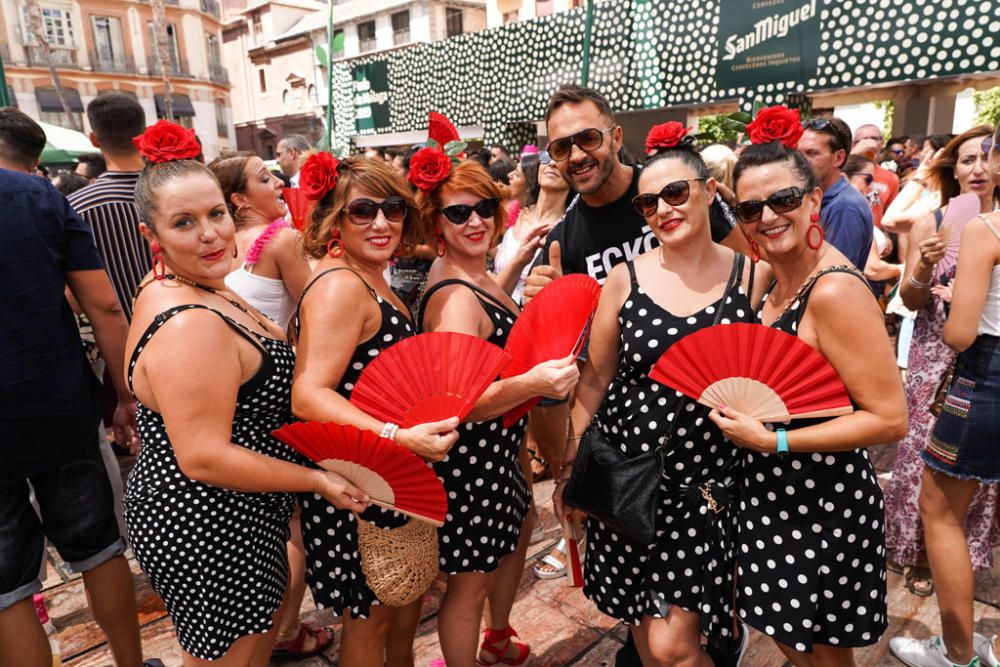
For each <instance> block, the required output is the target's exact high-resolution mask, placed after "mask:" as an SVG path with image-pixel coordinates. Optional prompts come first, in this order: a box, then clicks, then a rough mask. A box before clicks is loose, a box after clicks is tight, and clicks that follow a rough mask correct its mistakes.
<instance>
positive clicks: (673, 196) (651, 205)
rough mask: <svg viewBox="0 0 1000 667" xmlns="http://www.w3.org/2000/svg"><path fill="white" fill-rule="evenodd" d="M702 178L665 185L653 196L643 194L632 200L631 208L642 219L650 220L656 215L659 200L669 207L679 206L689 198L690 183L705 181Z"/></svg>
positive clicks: (651, 194) (646, 193)
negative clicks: (632, 207) (633, 208)
mask: <svg viewBox="0 0 1000 667" xmlns="http://www.w3.org/2000/svg"><path fill="white" fill-rule="evenodd" d="M705 180H707V179H704V178H685V179H684V180H681V181H674V182H673V183H667V184H666V185H664V186H663V189H662V190H660V191H659V192H657V193H655V194H653V193H650V192H644V193H642V194H639V195H636V196H635V197H633V198H632V206H634V207H635V210H636V211H637V212H638V213H639V215H641V216H643V217H644V218H651V217H653V216H654V215H656V210H657V208H659V206H660V200H661V199H662V200H663V201H665V202H667V203H668V204H670V205H671V206H680V205H682V204H683V203H684V202H686V201H687V200H688V197H690V196H691V181H705Z"/></svg>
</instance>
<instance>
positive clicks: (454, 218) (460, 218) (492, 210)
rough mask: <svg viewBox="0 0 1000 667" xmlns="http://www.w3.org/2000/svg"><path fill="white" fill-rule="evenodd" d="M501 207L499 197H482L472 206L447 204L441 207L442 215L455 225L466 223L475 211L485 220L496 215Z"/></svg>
mask: <svg viewBox="0 0 1000 667" xmlns="http://www.w3.org/2000/svg"><path fill="white" fill-rule="evenodd" d="M498 208H500V200H499V199H480V200H479V201H477V202H476V203H475V204H473V205H472V206H469V205H468V204H455V205H453V206H445V207H444V208H443V209H441V215H443V216H444V217H446V218H448V222H450V223H451V224H453V225H464V224H465V223H466V222H468V221H469V218H470V217H472V212H473V211H475V212H476V215H478V216H479V217H480V218H482V219H483V220H485V219H486V218H492V217H493V216H494V215H496V212H497V209H498Z"/></svg>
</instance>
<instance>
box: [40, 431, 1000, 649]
mask: <svg viewBox="0 0 1000 667" xmlns="http://www.w3.org/2000/svg"><path fill="white" fill-rule="evenodd" d="M872 454H873V459H874V460H875V463H876V467H877V468H878V469H879V471H880V478H882V479H883V481H884V480H885V478H886V477H887V475H888V473H887V472H886V471H887V470H888V469H890V468H891V465H892V459H893V456H894V452H893V451H891V450H889V448H887V447H882V448H875V449H873V450H872ZM551 491H552V482H545V483H543V484H540V485H538V487H537V497H538V499H539V500H540V501H542V502H540V507H539V509H540V511H541V513H542V519H543V523H544V525H545V527H546V531H545V539H544V540H543V541H542V542H539V543H538V544H536V545H533V547H532V549H531V551H530V552H529V554H528V567H527V568H526V569H525V572H524V574H523V576H522V577H521V582H520V586H519V591H518V597H517V602H516V604H515V606H514V614H513V619H514V621H513V625H514V627H515V628H516V629H517V630H518V632H519V633H520V634H521V638H522V639H523V640H524V641H526V642H528V643H529V644H530V645H531V646H532V653H533V658H532V660H531V661H529V664H530V665H532V666H533V667H559V666H562V665H574V666H579V667H601V666H604V665H613V664H614V654H615V652H616V651H617V650H618V648H619V647H620V646H621V645H622V641H623V640H624V638H625V634H626V632H627V630H626V629H625V627H624V626H623V625H621V624H619V623H617V622H616V621H614V620H612V619H609V618H607V617H606V616H604V615H602V614H601V613H599V612H598V611H597V610H596V609H595V608H594V606H593V605H592V604H590V602H589V601H587V600H586V599H585V598H584V597H583V594H582V593H581V592H580V590H579V589H571V588H568V587H567V586H566V583H565V579H557V580H548V581H541V580H538V579H536V578H535V577H534V575H533V574H532V573H531V571H530V566H531V564H532V563H533V562H535V561H536V560H538V559H539V558H541V557H542V556H543V555H544V554H545V553H546V551H547V549H548V548H549V547H550V546H551V545H552V544H553V543H554V542H555V541H556V540H557V539H558V537H559V528H558V524H557V523H556V521H555V518H554V516H553V514H552V511H551V500H550V496H551ZM130 562H131V564H132V570H133V572H134V573H135V577H134V580H135V586H136V594H137V598H138V601H139V622H140V624H141V627H142V639H143V647H144V650H145V653H146V655H147V656H149V657H159V658H160V659H161V660H163V662H164V663H165V664H166V665H167V666H168V667H174V666H177V665H180V664H181V660H180V652H179V648H178V646H177V641H176V639H175V636H174V631H173V626H172V625H171V623H170V619H169V618H168V617H167V616H166V613H165V611H164V609H163V605H162V603H161V602H160V600H159V599H158V598H157V597H156V595H155V594H154V593H153V591H152V590H151V589H150V587H149V584H148V582H147V581H146V579H145V577H144V576H143V575H142V573H141V572H140V570H139V568H138V566H137V565H136V564H135V561H134V559H133V560H131V561H130ZM997 563H998V564H997V566H995V567H994V568H993V570H991V571H987V572H983V573H980V575H979V578H978V582H977V587H976V591H977V602H976V618H977V619H978V621H977V625H976V629H977V631H979V632H982V633H984V634H987V635H991V634H994V633H996V632H998V631H1000V559H997ZM442 588H443V586H442V584H441V582H438V583H437V584H436V585H435V586H434V587H433V588H432V590H431V592H430V593H429V594H428V595H427V598H426V601H425V605H424V617H423V620H422V622H421V624H420V627H419V629H418V632H417V640H416V665H417V667H427V666H428V665H429V663H430V662H431V661H432V660H433V659H435V658H438V657H440V655H441V653H440V649H439V647H438V643H437V625H436V618H437V608H438V604H439V601H440V595H441V590H442ZM44 595H45V600H46V603H47V604H48V606H49V613H50V615H51V616H52V619H53V622H54V623H55V625H56V627H57V628H58V629H59V635H58V638H59V641H60V645H61V650H62V655H63V660H64V662H66V663H68V664H69V665H73V666H74V667H98V666H100V667H104V666H106V665H111V664H112V662H111V658H110V652H109V651H108V648H107V646H106V644H105V643H104V637H103V635H102V633H101V631H100V629H98V627H97V626H96V624H95V623H94V621H93V618H92V617H91V615H90V612H89V610H88V609H87V605H86V596H85V594H84V591H83V583H82V581H81V580H80V578H79V576H76V575H68V574H67V573H66V571H65V569H64V567H63V566H62V564H61V562H60V561H59V559H58V556H57V555H56V554H55V553H54V552H52V551H50V555H49V568H48V577H47V580H46V582H45V591H44ZM307 610H308V611H307ZM303 611H304V618H305V619H306V620H307V621H308V622H311V623H314V624H319V625H330V626H332V627H334V628H338V627H339V623H338V622H337V621H336V620H335V619H334V618H333V616H332V614H330V613H329V612H327V611H324V610H317V609H315V608H314V607H313V605H312V602H311V600H310V599H309V598H308V596H307V599H306V602H305V604H304V605H303ZM889 620H890V626H889V630H888V631H887V632H886V635H885V637H883V639H882V641H880V642H879V643H878V644H876V645H875V646H871V647H868V648H866V649H862V650H859V651H858V652H857V658H858V660H857V662H858V665H859V667H876V666H882V665H885V666H886V667H888V666H892V665H895V666H899V665H901V664H902V663H900V662H898V661H897V660H896V659H895V658H894V657H892V655H891V654H890V653H889V652H888V640H889V638H891V637H894V636H897V635H899V634H911V635H914V636H918V637H924V636H927V635H929V634H931V633H935V632H939V631H940V625H939V621H938V617H937V605H936V603H935V601H934V598H919V597H916V596H914V595H911V594H910V593H909V592H907V590H906V589H905V588H904V586H903V582H902V577H901V576H900V575H897V574H892V573H890V575H889ZM334 644H335V645H336V642H334ZM283 664H284V665H286V666H289V667H291V666H293V665H302V666H303V667H328V666H331V665H337V652H336V648H335V647H333V648H331V649H330V650H329V651H328V652H327V654H326V655H322V656H316V657H313V658H310V659H307V660H302V661H289V662H285V663H283ZM744 664H745V665H746V666H747V667H783V666H784V665H786V664H787V663H786V661H785V660H784V658H783V656H782V655H781V654H780V653H779V651H778V650H777V649H776V648H775V647H774V644H773V643H772V642H771V641H770V640H768V639H766V638H764V637H762V636H760V635H759V634H754V636H753V637H752V640H751V646H750V651H749V653H748V656H747V659H746V660H745V662H744ZM344 667H350V666H349V665H345V666H344Z"/></svg>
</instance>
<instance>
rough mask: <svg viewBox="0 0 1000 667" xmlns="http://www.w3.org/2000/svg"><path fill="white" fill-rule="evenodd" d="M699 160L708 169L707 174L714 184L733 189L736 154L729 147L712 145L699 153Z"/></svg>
mask: <svg viewBox="0 0 1000 667" xmlns="http://www.w3.org/2000/svg"><path fill="white" fill-rule="evenodd" d="M701 159H702V160H704V161H705V166H706V167H708V173H709V174H710V175H711V176H712V178H714V179H715V182H716V183H722V184H723V185H725V186H726V187H727V188H729V189H730V190H732V189H733V169H734V168H735V167H736V153H735V152H734V151H733V149H732V148H730V147H729V146H725V145H723V144H712V145H711V146H706V147H705V148H704V149H702V151H701Z"/></svg>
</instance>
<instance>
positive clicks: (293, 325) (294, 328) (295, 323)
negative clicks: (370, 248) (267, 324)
mask: <svg viewBox="0 0 1000 667" xmlns="http://www.w3.org/2000/svg"><path fill="white" fill-rule="evenodd" d="M334 271H350V272H351V273H353V274H354V275H356V276H357V277H358V280H360V281H361V282H362V283H363V284H364V286H365V289H367V290H368V293H369V294H371V297H372V298H373V299H375V300H376V301H378V293H377V292H376V291H375V289H374V288H373V287H372V286H371V285H369V284H368V281H367V280H365V279H364V278H362V277H361V274H360V273H358V272H357V271H355V270H354V269H350V268H348V267H346V266H335V267H333V268H332V269H326V270H325V271H320V272H319V273H317V274H316V275H315V276H314V277H313V279H312V280H310V281H309V283H308V284H307V285H306V286H305V287H304V288H303V289H302V294H301V295H299V302H298V303H297V304H296V305H295V315H294V317H292V319H291V321H290V322H289V325H288V326H289V331H290V332H291V333H293V334H295V338H298V336H299V313H300V312H301V310H302V302H303V301H304V300H305V298H306V293H307V292H308V291H309V289H310V288H311V287H312V286H313V285H315V284H316V283H317V282H318V281H319V279H320V278H322V277H323V276H325V275H327V274H328V273H333V272H334Z"/></svg>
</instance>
